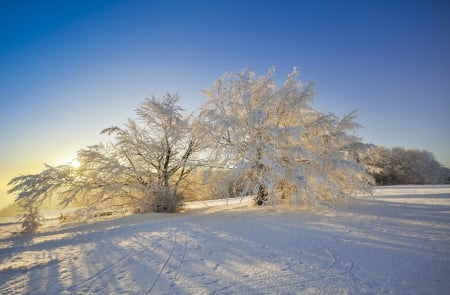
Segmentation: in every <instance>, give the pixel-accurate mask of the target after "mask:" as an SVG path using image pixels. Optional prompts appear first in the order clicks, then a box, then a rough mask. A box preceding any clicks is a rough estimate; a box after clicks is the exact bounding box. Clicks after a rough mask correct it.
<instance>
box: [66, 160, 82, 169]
mask: <svg viewBox="0 0 450 295" xmlns="http://www.w3.org/2000/svg"><path fill="white" fill-rule="evenodd" d="M69 164H70V165H71V166H72V167H73V168H78V167H79V166H80V162H78V160H77V159H73V160H72V161H71V162H69Z"/></svg>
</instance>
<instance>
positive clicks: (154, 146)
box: [9, 94, 204, 232]
mask: <svg viewBox="0 0 450 295" xmlns="http://www.w3.org/2000/svg"><path fill="white" fill-rule="evenodd" d="M178 101H179V98H178V96H176V95H171V94H167V95H165V96H163V97H162V98H156V97H151V98H149V99H146V100H145V101H144V102H143V103H142V104H141V105H140V107H139V108H138V109H137V110H136V114H137V117H138V121H136V120H134V119H128V122H127V123H126V124H125V126H124V127H122V128H119V127H116V126H115V127H111V128H107V129H105V130H103V131H102V132H101V133H106V134H109V135H113V136H114V137H113V139H112V140H111V142H110V143H108V144H97V145H93V146H89V147H87V148H85V149H81V150H79V151H78V156H77V160H78V162H79V163H80V165H79V167H77V168H75V167H72V166H70V165H60V166H56V167H52V166H49V165H46V166H45V169H44V170H43V171H42V172H41V173H38V174H32V175H23V176H18V177H16V178H13V179H12V180H11V181H10V183H9V185H12V186H13V187H12V189H10V190H9V193H16V194H17V197H16V203H17V204H19V206H21V207H22V208H24V210H25V211H26V213H25V215H24V223H23V226H24V231H27V232H32V231H35V230H36V229H37V227H38V225H39V221H40V217H41V216H40V214H39V207H40V206H41V204H42V202H43V201H44V200H45V199H47V198H50V197H52V195H55V194H57V195H58V196H59V199H60V200H61V206H63V207H64V206H67V205H68V204H70V203H72V202H74V201H81V202H82V203H83V204H84V205H85V208H84V210H82V213H89V212H92V211H94V212H95V211H99V210H104V209H105V207H110V206H111V205H115V204H121V205H126V206H131V207H137V208H140V210H143V211H158V212H173V211H176V210H178V209H179V207H180V206H181V204H182V198H181V196H180V195H179V194H178V188H179V186H180V183H182V182H183V181H184V180H185V179H186V177H187V176H188V175H189V174H190V173H191V172H192V171H193V170H194V169H195V168H196V167H198V166H199V165H203V164H204V157H203V155H202V154H201V152H202V150H203V148H204V146H203V144H204V142H203V141H201V140H200V139H201V136H202V135H201V131H202V130H203V129H202V128H200V125H199V123H198V122H197V121H196V120H194V118H193V116H185V115H184V114H183V111H184V110H183V109H182V108H181V107H180V106H179V105H178Z"/></svg>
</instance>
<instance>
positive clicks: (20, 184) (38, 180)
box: [8, 165, 73, 233]
mask: <svg viewBox="0 0 450 295" xmlns="http://www.w3.org/2000/svg"><path fill="white" fill-rule="evenodd" d="M72 177H73V169H72V167H71V166H68V165H62V166H59V167H58V168H55V167H52V166H49V165H45V169H44V170H43V171H42V172H41V173H38V174H29V175H21V176H18V177H15V178H13V179H12V180H11V181H10V182H9V183H8V185H13V188H11V189H10V190H9V191H8V193H16V194H17V195H16V199H15V202H16V204H17V205H18V206H19V207H20V208H22V210H23V211H25V213H24V214H23V215H22V217H21V220H22V230H23V232H24V233H33V232H35V231H36V230H37V229H38V227H39V226H40V225H41V221H42V215H41V214H40V211H39V210H40V207H41V206H42V203H43V202H44V201H45V200H46V199H47V198H51V197H52V195H53V194H54V193H55V192H56V191H58V190H59V189H61V188H62V187H63V186H65V185H66V184H67V183H69V182H70V178H72Z"/></svg>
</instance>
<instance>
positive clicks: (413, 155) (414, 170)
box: [360, 145, 450, 185]
mask: <svg viewBox="0 0 450 295" xmlns="http://www.w3.org/2000/svg"><path fill="white" fill-rule="evenodd" d="M360 160H361V161H362V162H363V163H364V164H366V167H367V171H368V172H369V173H370V174H371V175H372V176H373V177H374V179H375V182H376V184H377V185H399V184H449V183H450V169H449V168H447V167H444V166H443V165H442V164H441V163H439V162H438V161H437V160H436V158H435V156H434V154H433V153H431V152H429V151H426V150H417V149H409V148H403V147H395V148H392V149H390V148H387V147H383V146H374V145H366V148H365V153H364V155H362V156H361V159H360Z"/></svg>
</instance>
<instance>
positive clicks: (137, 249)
mask: <svg viewBox="0 0 450 295" xmlns="http://www.w3.org/2000/svg"><path fill="white" fill-rule="evenodd" d="M229 201H230V200H229ZM233 202H234V203H233ZM202 204H203V205H202ZM186 207H188V208H191V209H189V210H186V212H184V213H179V214H156V213H155V214H138V215H130V216H124V217H121V218H117V219H109V220H104V221H97V222H94V223H85V224H72V225H68V224H59V223H58V222H57V221H56V220H53V221H47V222H46V223H45V226H44V227H43V228H42V230H41V232H39V233H36V234H31V235H15V234H11V231H14V230H18V229H19V226H20V225H19V224H16V223H14V224H4V225H1V227H0V229H1V232H0V263H1V264H0V294H8V295H13V294H450V186H394V187H378V188H376V189H375V193H374V196H373V197H367V198H366V199H364V200H361V201H358V202H355V203H352V204H346V205H342V206H339V207H338V208H335V209H332V210H331V209H330V210H326V211H322V212H312V211H307V210H286V209H285V208H280V207H271V206H270V207H265V208H255V207H252V206H251V205H250V201H249V199H246V200H243V202H241V201H240V200H239V201H237V200H232V201H231V202H229V203H228V205H226V203H225V201H214V202H198V203H191V204H188V205H187V206H186ZM193 208H197V209H193Z"/></svg>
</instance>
